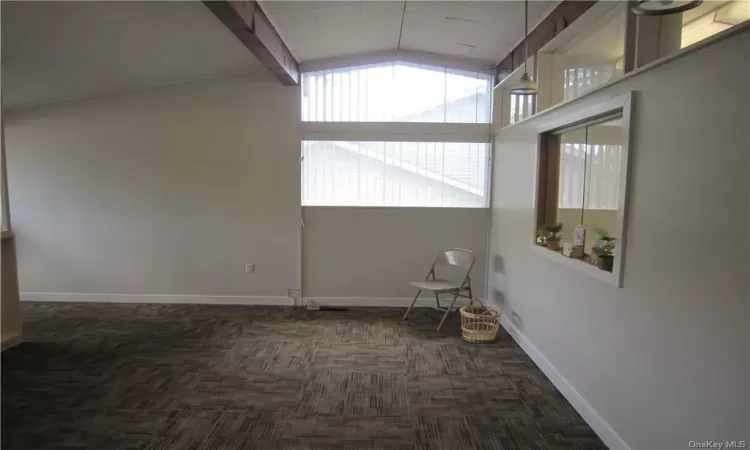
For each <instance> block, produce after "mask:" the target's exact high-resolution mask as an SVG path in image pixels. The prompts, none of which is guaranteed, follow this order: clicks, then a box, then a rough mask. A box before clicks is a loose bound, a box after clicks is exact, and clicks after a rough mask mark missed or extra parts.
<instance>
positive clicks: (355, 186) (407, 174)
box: [302, 141, 489, 208]
mask: <svg viewBox="0 0 750 450" xmlns="http://www.w3.org/2000/svg"><path fill="white" fill-rule="evenodd" d="M302 152H303V170H302V204H303V205H305V206H324V205H325V206H411V207H419V206H422V207H466V208H484V207H486V206H487V169H488V157H489V155H488V152H489V144H486V143H456V142H372V141H304V142H303V143H302Z"/></svg>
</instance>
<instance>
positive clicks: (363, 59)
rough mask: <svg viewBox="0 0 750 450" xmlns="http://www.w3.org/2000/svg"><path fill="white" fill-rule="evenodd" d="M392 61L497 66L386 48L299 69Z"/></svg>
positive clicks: (481, 69) (484, 69)
mask: <svg viewBox="0 0 750 450" xmlns="http://www.w3.org/2000/svg"><path fill="white" fill-rule="evenodd" d="M391 61H398V62H410V63H414V64H425V65H430V66H438V67H445V68H448V69H456V70H465V71H467V72H478V73H485V74H488V75H494V74H495V66H494V64H491V63H482V62H481V61H476V60H471V59H464V58H461V57H456V56H444V55H437V54H434V53H426V52H420V51H416V50H386V51H379V52H371V53H362V54H357V55H350V56H339V57H333V58H324V59H317V60H313V61H307V62H303V63H301V64H300V65H299V71H300V73H302V72H317V71H319V70H335V69H342V68H345V67H357V66H366V65H370V64H379V63H385V62H391Z"/></svg>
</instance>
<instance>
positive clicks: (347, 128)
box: [302, 122, 492, 143]
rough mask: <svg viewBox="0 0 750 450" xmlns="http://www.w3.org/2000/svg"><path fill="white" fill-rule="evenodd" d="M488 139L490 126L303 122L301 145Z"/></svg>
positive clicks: (475, 140) (489, 137)
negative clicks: (313, 143) (342, 142)
mask: <svg viewBox="0 0 750 450" xmlns="http://www.w3.org/2000/svg"><path fill="white" fill-rule="evenodd" d="M491 137H492V124H490V123H418V122H302V140H303V141H388V142H478V143H488V142H490V139H491Z"/></svg>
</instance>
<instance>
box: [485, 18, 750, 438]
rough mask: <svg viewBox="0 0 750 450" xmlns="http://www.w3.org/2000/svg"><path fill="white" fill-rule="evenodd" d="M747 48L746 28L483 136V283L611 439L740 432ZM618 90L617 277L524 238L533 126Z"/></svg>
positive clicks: (748, 142)
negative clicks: (487, 139)
mask: <svg viewBox="0 0 750 450" xmlns="http://www.w3.org/2000/svg"><path fill="white" fill-rule="evenodd" d="M748 49H750V30H748V29H746V30H745V31H743V32H741V33H739V34H736V35H734V36H732V37H729V38H727V39H726V40H723V41H720V42H717V43H715V44H714V45H712V46H709V47H706V48H703V49H700V50H698V51H696V52H694V53H691V54H688V55H686V56H683V57H681V58H678V59H676V60H674V61H671V62H669V63H667V64H664V65H661V66H658V67H655V68H653V69H650V70H646V71H644V72H642V73H639V74H636V75H634V76H632V77H630V78H628V79H626V80H623V81H621V82H619V83H616V84H615V85H613V86H611V87H609V88H605V89H603V90H601V91H599V92H597V93H594V94H592V95H590V96H587V97H584V98H581V99H579V100H577V101H575V102H572V103H571V104H568V105H565V106H562V107H560V108H559V109H558V110H553V111H551V112H548V113H547V114H542V116H541V117H538V118H532V119H530V120H528V121H526V122H522V123H520V124H518V125H516V126H512V127H509V128H506V129H504V130H502V131H500V132H499V133H498V134H497V136H496V144H495V157H494V166H495V167H494V180H495V181H494V187H493V190H494V192H493V208H492V232H491V248H490V252H491V255H490V264H491V267H490V276H491V280H490V283H489V285H490V286H491V289H490V290H491V291H492V292H491V295H490V297H492V298H493V299H494V301H495V302H496V303H497V304H498V306H502V307H503V308H504V309H505V311H506V313H507V314H508V316H509V317H510V318H511V321H512V324H513V325H514V327H513V328H514V330H515V331H517V332H520V333H522V339H521V341H522V342H524V343H525V345H526V347H527V348H535V349H536V350H538V353H537V354H536V357H537V360H538V361H540V360H544V361H545V364H547V363H548V366H547V372H548V373H556V374H558V375H559V376H558V375H555V378H556V379H557V380H558V381H559V380H566V383H567V384H569V386H567V389H562V390H563V392H575V393H577V394H576V395H578V396H580V398H578V399H573V400H572V403H573V404H574V405H578V406H579V407H581V408H584V409H586V408H588V409H590V410H589V411H582V415H583V416H584V417H589V418H590V417H599V418H601V421H597V423H591V422H590V423H591V425H592V426H593V427H594V428H595V430H596V431H597V432H599V433H600V435H601V436H602V437H603V438H604V439H605V441H606V442H607V444H608V445H610V446H611V447H613V448H620V447H623V446H627V447H630V448H633V449H639V450H640V449H644V450H645V449H660V450H668V449H683V448H689V447H690V442H691V441H697V442H705V441H717V442H724V441H726V440H746V441H748V442H750V347H748V343H749V342H750V320H749V319H750V318H749V315H748V313H749V310H748V306H749V301H750V277H749V276H748V272H749V269H750V267H749V266H748V261H750V258H749V257H748V255H749V254H750V234H748V230H749V229H750V208H749V205H748V193H749V192H750V170H749V169H750V150H749V149H750V133H749V132H748V104H749V103H750V101H749V100H750V98H748V80H750V65H749V64H748V62H747V55H748ZM717 80H718V81H717ZM714 81H716V82H714ZM628 91H637V97H636V107H635V118H634V123H633V127H634V141H633V152H634V153H633V164H632V172H631V175H632V178H631V182H630V191H629V195H630V199H631V202H630V214H629V220H628V227H627V230H628V231H627V232H628V235H627V245H628V247H627V257H626V261H625V266H624V287H623V288H622V289H617V288H615V287H613V286H611V285H608V284H605V283H603V282H600V281H598V280H596V279H594V278H591V277H588V276H586V275H584V274H581V273H579V272H577V271H574V270H571V269H570V268H568V267H566V266H563V265H560V264H558V263H556V262H554V261H552V260H549V259H547V258H544V257H542V256H540V255H538V254H536V253H534V252H532V250H531V237H532V235H533V229H534V184H535V172H536V164H537V155H536V150H537V149H536V146H537V135H536V131H535V127H536V126H537V125H538V124H539V123H540V122H541V121H545V120H548V119H550V118H551V117H553V116H554V115H556V114H564V113H566V112H570V111H571V110H574V109H576V108H579V107H584V106H586V105H591V104H594V103H596V102H598V101H601V100H603V99H605V98H609V97H610V96H616V95H622V94H624V93H626V92H628ZM506 326H507V322H506ZM532 356H534V355H532ZM553 369H554V370H553ZM582 405H583V406H582ZM586 405H587V406H586ZM608 429H609V431H608ZM610 431H611V432H610ZM623 444H624V445H623Z"/></svg>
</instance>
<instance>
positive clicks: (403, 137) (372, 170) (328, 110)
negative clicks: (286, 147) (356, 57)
mask: <svg viewBox="0 0 750 450" xmlns="http://www.w3.org/2000/svg"><path fill="white" fill-rule="evenodd" d="M491 81H492V77H491V75H489V74H485V73H482V72H476V71H475V72H471V71H465V70H456V69H449V68H444V67H435V66H427V65H424V64H416V63H413V62H398V61H397V62H385V63H377V64H369V65H365V66H357V67H348V68H341V69H334V70H321V71H316V72H307V73H303V74H302V120H303V122H302V205H304V206H370V207H372V206H383V207H393V206H400V207H438V208H440V207H458V208H486V207H487V206H488V204H489V198H488V197H489V196H488V194H487V193H488V190H489V189H488V183H489V170H488V169H489V159H490V144H489V142H490V136H491V125H490V117H491V103H492V91H491ZM525 106H526V105H525V104H524V105H523V106H522V107H525ZM529 106H531V105H529Z"/></svg>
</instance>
